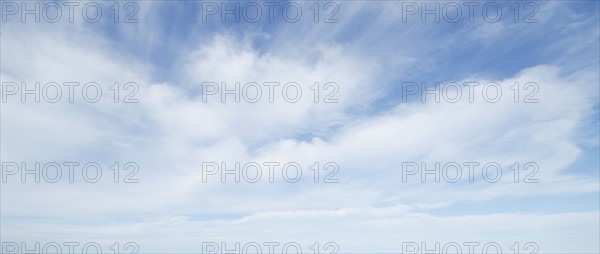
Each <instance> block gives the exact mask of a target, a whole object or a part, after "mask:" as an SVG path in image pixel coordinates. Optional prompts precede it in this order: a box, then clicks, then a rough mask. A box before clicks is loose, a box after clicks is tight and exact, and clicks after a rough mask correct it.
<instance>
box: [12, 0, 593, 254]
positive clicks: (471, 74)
mask: <svg viewBox="0 0 600 254" xmlns="http://www.w3.org/2000/svg"><path fill="white" fill-rule="evenodd" d="M6 3H9V2H8V1H3V2H2V4H3V5H2V8H3V9H2V11H3V13H2V15H7V13H6V12H7V10H6V9H5V6H6ZM10 3H12V2H10ZM15 3H19V4H21V2H15ZM28 3H30V4H31V3H33V2H28ZM44 3H46V2H44ZM56 3H58V4H64V2H60V1H59V2H56ZM85 3H86V2H82V5H83V4H85ZM98 3H100V5H99V6H101V8H102V10H103V11H104V15H103V16H102V18H101V19H100V21H99V22H97V23H89V22H86V21H85V20H84V19H83V18H82V17H81V16H78V15H76V16H75V21H74V22H73V23H70V22H68V20H66V18H64V17H63V18H62V19H61V20H60V21H59V22H57V23H48V22H44V20H43V19H42V22H40V23H35V22H31V21H30V22H21V21H20V20H19V16H18V15H19V14H17V15H11V16H7V19H8V21H7V22H2V23H1V31H0V34H1V35H2V37H1V45H0V49H1V52H2V55H1V57H0V60H1V67H0V78H1V80H2V82H3V83H2V93H3V96H5V95H6V94H7V93H8V92H7V90H6V89H7V86H6V85H5V84H6V82H14V83H17V84H20V83H21V82H25V83H28V84H33V83H34V82H41V83H42V84H46V83H48V82H57V83H60V84H62V83H64V82H73V81H75V82H81V83H82V84H85V83H87V82H96V83H98V84H99V85H100V86H101V87H102V89H103V91H104V92H105V94H104V95H106V96H104V97H103V98H102V100H101V101H100V102H99V103H87V102H86V101H82V100H81V98H77V99H76V101H75V102H74V103H69V102H68V101H66V100H65V99H64V97H63V99H62V100H61V101H60V102H59V103H55V104H54V103H48V102H44V101H42V103H35V102H33V101H31V100H28V101H27V102H21V101H19V95H18V94H17V95H10V96H9V97H8V101H7V102H4V101H3V102H2V105H1V106H2V108H0V112H1V119H0V120H1V131H0V137H1V141H0V148H1V149H0V155H1V157H2V158H1V161H2V162H3V168H2V170H3V174H4V173H5V172H6V170H7V169H6V167H5V165H6V163H7V162H19V163H21V162H26V163H28V165H33V164H34V163H35V162H43V163H44V162H52V161H55V162H61V163H62V162H66V161H78V162H82V164H84V163H85V162H89V161H95V162H98V163H99V164H101V165H102V166H103V168H104V169H105V171H104V175H103V176H102V177H103V180H105V179H107V178H110V177H112V175H110V171H109V170H108V167H109V166H110V165H112V164H113V163H114V162H121V164H120V165H123V163H124V162H135V163H136V164H137V165H139V173H138V175H137V176H138V178H139V183H133V184H124V183H111V182H110V181H101V182H99V183H97V184H90V183H87V182H83V181H81V179H79V181H77V180H76V181H75V183H68V182H64V181H61V182H59V183H53V184H51V183H44V182H42V183H32V182H27V183H22V182H21V181H19V180H18V179H19V175H16V176H8V177H10V178H6V180H7V181H2V183H1V186H0V190H1V194H0V195H1V197H2V201H1V203H0V205H1V206H0V215H1V216H0V222H1V229H0V235H1V238H2V239H1V241H2V242H3V243H4V242H18V243H20V242H27V243H32V242H41V243H42V245H43V243H47V242H70V241H79V242H83V243H85V242H98V243H101V245H102V246H103V248H105V249H108V246H110V245H111V243H113V242H121V243H126V242H136V243H137V244H138V245H139V247H140V253H160V252H181V253H198V252H201V251H202V243H203V242H218V243H221V242H226V243H229V244H233V243H234V242H240V243H241V244H242V246H243V245H244V244H245V243H250V242H259V243H264V242H274V241H277V242H280V243H289V242H298V243H300V245H301V246H302V247H303V249H304V250H305V251H306V250H308V247H309V246H311V245H312V244H313V243H314V242H320V243H321V244H325V243H327V242H335V243H336V244H337V245H339V247H340V251H339V253H361V252H363V253H364V252H378V253H398V252H401V251H402V242H427V243H431V244H433V243H435V242H441V243H442V245H443V244H444V243H449V242H474V241H475V242H480V243H482V245H484V244H485V243H490V242H498V243H500V244H501V246H502V247H503V249H504V250H508V248H509V247H510V246H511V245H512V244H513V243H514V242H519V243H521V245H522V244H525V243H527V242H535V243H536V244H537V245H539V247H540V252H539V253H566V252H573V253H574V252H577V253H598V252H599V251H600V245H599V242H598V240H597V239H599V238H600V221H599V217H600V214H599V211H600V178H599V169H600V157H599V153H600V152H599V151H600V150H599V145H600V134H599V132H600V121H599V119H600V118H599V114H600V107H599V105H600V103H599V99H600V88H599V85H598V84H599V83H600V46H599V45H600V39H599V38H600V15H599V14H600V4H599V3H598V2H596V1H549V2H545V1H535V2H520V4H521V5H519V6H520V8H521V9H520V11H521V15H520V16H519V22H515V21H514V19H513V16H511V15H512V14H513V13H512V12H511V10H512V9H511V6H514V3H515V2H513V1H500V2H491V3H497V6H499V7H500V8H501V9H502V11H503V16H502V18H501V19H500V20H499V21H498V22H488V21H486V20H485V19H484V18H482V17H481V16H475V18H474V21H473V22H470V21H469V20H468V19H466V18H463V19H461V20H460V21H459V22H456V23H450V22H447V21H444V19H442V20H441V22H434V21H433V20H432V19H433V16H428V20H426V22H422V21H421V20H420V16H419V15H420V12H419V13H417V14H416V15H413V16H408V20H407V21H404V20H403V4H406V3H409V4H412V3H414V4H419V5H420V4H435V3H436V2H410V1H408V2H407V1H405V2H401V1H372V2H369V1H337V2H336V1H332V2H329V3H331V4H332V5H333V6H337V8H338V10H337V12H336V14H335V16H334V17H335V18H336V19H337V20H338V22H335V23H324V22H317V23H315V22H314V20H313V17H312V16H311V14H312V11H311V9H310V8H311V6H312V5H313V4H315V3H318V4H319V6H320V7H321V8H323V5H324V4H326V2H323V1H301V2H289V1H281V2H279V3H280V7H281V6H284V5H285V4H289V3H293V4H297V5H298V6H300V8H301V9H302V10H303V15H302V16H301V18H300V20H299V21H298V22H296V23H290V22H286V21H285V20H283V18H282V17H281V16H280V15H276V16H275V21H274V22H269V21H268V20H267V19H266V18H265V17H263V19H261V21H259V22H257V23H249V22H246V21H244V20H243V19H241V21H240V22H234V21H233V20H231V17H232V16H229V20H228V21H226V22H222V21H221V19H220V16H219V14H220V13H218V14H216V15H212V16H208V17H207V20H208V22H203V16H202V15H203V6H204V4H212V3H221V2H210V1H209V2H206V1H205V2H202V1H172V2H171V1H138V2H135V1H133V2H131V3H132V4H133V5H135V6H136V7H137V9H138V11H137V13H136V15H135V17H136V19H137V20H138V21H137V22H134V23H123V22H114V15H112V13H111V9H110V8H109V7H110V6H111V4H112V2H98ZM224 3H227V4H233V2H231V1H229V2H224ZM241 3H242V4H247V3H257V4H259V5H261V4H264V2H247V1H244V2H241ZM438 3H440V4H441V5H442V6H443V5H444V4H448V3H457V4H462V2H447V1H445V2H438ZM527 3H529V4H530V5H532V6H533V5H535V6H537V7H538V8H539V9H538V10H537V11H536V12H535V14H534V15H533V16H532V18H535V19H536V20H537V22H534V23H526V22H523V20H524V19H525V14H526V13H528V11H530V10H533V9H523V8H524V6H526V5H527ZM122 4H125V3H124V2H122ZM481 4H482V5H483V4H485V3H484V2H481ZM121 7H123V6H121ZM280 7H277V8H276V10H275V11H276V13H280V11H282V9H281V8H280ZM532 8H533V7H532ZM328 10H330V9H326V10H322V11H324V13H326V11H328ZM476 10H478V11H479V12H478V13H479V14H480V12H481V9H476ZM122 11H123V12H122V13H121V16H120V19H123V18H124V15H125V14H126V13H127V11H128V10H122ZM263 11H265V10H263ZM324 13H323V12H322V13H321V15H323V14H324ZM63 15H64V14H63ZM30 17H32V16H30ZM322 18H323V17H322ZM114 82H119V83H120V84H121V85H123V84H125V83H127V82H134V83H136V84H137V85H138V86H139V91H138V92H137V93H136V95H135V98H137V99H138V100H139V102H138V103H131V104H127V103H114V102H112V101H111V100H110V99H111V98H109V97H110V95H111V93H110V91H111V90H110V87H111V85H112V84H114ZM204 82H215V83H221V82H225V83H227V84H229V85H233V83H235V82H240V83H242V84H247V83H249V82H257V83H260V84H262V83H264V82H280V83H281V84H282V85H283V84H285V83H288V82H296V83H298V84H300V86H301V87H302V92H303V97H302V99H301V100H300V101H299V102H298V103H288V102H285V101H284V100H282V99H281V98H278V99H279V100H278V101H276V102H275V103H269V102H267V101H265V97H264V96H265V94H264V93H265V92H264V91H263V98H262V100H261V101H260V102H259V103H255V104H253V103H247V102H244V101H242V102H241V103H234V102H232V101H228V102H226V103H222V102H220V101H219V98H220V96H219V95H217V96H213V97H210V98H209V101H208V102H203V101H202V95H203V83H204ZM315 82H318V83H320V85H323V84H325V83H327V82H334V83H336V84H337V85H338V88H339V91H338V92H337V93H336V95H335V98H337V99H339V101H338V102H337V103H330V104H327V103H314V102H312V101H311V100H312V98H309V97H310V95H312V90H310V86H311V85H313V84H314V83H315ZM406 82H411V83H418V84H420V83H424V84H425V85H426V87H427V89H430V90H432V91H438V92H439V91H444V89H447V87H448V84H449V83H452V82H456V83H458V84H461V85H462V84H463V83H468V82H478V83H480V84H481V86H478V87H474V88H473V89H474V91H475V92H477V94H479V93H480V92H482V89H483V88H482V87H483V85H485V84H489V83H493V82H495V83H497V84H499V86H500V87H501V88H502V92H503V96H502V98H501V100H500V101H499V102H497V103H489V102H486V101H485V100H483V99H482V98H481V97H479V96H477V97H476V101H475V102H469V101H468V99H467V97H466V95H467V92H466V90H463V97H462V98H461V99H460V100H459V101H458V103H449V102H447V101H444V100H442V101H441V102H440V103H436V102H435V101H433V100H432V99H431V98H432V97H427V98H428V99H427V100H426V101H422V100H421V93H417V94H414V95H410V96H408V100H407V101H404V100H403V98H404V96H406V94H405V93H406V90H405V89H406V87H405V86H403V84H404V83H406ZM515 82H518V83H519V84H520V85H521V88H522V86H523V85H525V84H526V83H535V84H537V87H538V89H539V90H538V91H537V92H536V93H535V95H534V97H535V98H536V99H538V100H539V101H538V102H537V103H523V102H522V99H521V97H523V96H525V95H526V94H527V92H529V91H530V90H527V91H524V90H521V91H520V92H521V94H520V96H521V97H520V98H519V100H520V101H519V102H518V103H515V102H513V97H512V96H513V94H512V90H510V86H511V85H513V84H514V83H515ZM465 87H466V86H464V87H463V88H465ZM63 92H64V91H63ZM121 92H123V93H122V94H121V96H123V95H124V94H126V93H127V91H121ZM322 92H326V91H322ZM323 95H324V94H322V96H323ZM229 98H232V97H229ZM221 161H226V162H229V163H231V164H230V165H233V162H236V161H241V162H249V161H254V162H259V163H262V162H265V161H276V162H281V164H285V162H289V161H296V162H298V163H299V164H301V165H302V167H303V169H304V170H305V171H303V172H304V178H303V179H302V181H299V182H298V183H289V182H286V181H284V180H283V179H282V178H280V177H279V176H278V177H276V180H275V182H274V183H269V182H264V181H261V182H259V183H248V182H243V181H242V183H235V182H227V183H222V182H221V181H219V179H218V175H217V176H216V177H215V178H210V181H208V182H203V181H202V180H201V177H202V174H203V168H202V165H203V163H206V162H221ZM473 161H475V162H480V163H481V164H485V163H486V162H497V163H498V164H499V165H501V166H502V172H503V177H502V179H501V180H500V181H499V182H496V183H489V182H486V181H484V180H483V179H482V178H481V177H477V178H476V180H475V181H474V182H472V183H471V182H468V181H465V180H464V179H463V180H461V181H459V182H458V183H448V182H441V183H435V182H431V181H427V182H425V183H423V182H421V181H420V176H419V175H416V176H415V177H413V178H409V179H410V180H409V181H408V182H406V183H403V182H402V181H401V179H402V172H403V171H402V169H403V168H402V165H403V163H406V162H418V163H421V162H423V163H428V165H433V164H434V163H435V162H441V163H449V162H457V163H459V164H462V163H463V162H473ZM314 162H320V165H323V164H324V163H326V162H335V163H336V164H337V165H339V172H338V173H337V175H336V177H337V178H338V179H339V182H338V183H334V184H325V183H314V182H312V181H311V179H309V177H310V176H311V171H309V170H308V167H310V166H311V165H313V164H314ZM515 162H518V163H520V165H523V164H525V163H527V162H535V163H536V164H537V165H538V166H539V172H538V173H537V175H536V177H537V178H538V179H539V183H532V184H527V183H522V182H520V183H514V182H513V181H512V180H513V179H512V175H511V173H512V171H511V170H509V169H508V168H509V167H510V166H511V165H513V164H514V163H515ZM264 172H265V171H263V173H264ZM3 177H4V175H3ZM121 177H122V176H121ZM520 177H521V178H522V177H524V175H521V176H520ZM3 180H4V179H3ZM521 180H522V179H521ZM282 245H283V244H282ZM322 251H323V250H322Z"/></svg>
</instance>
